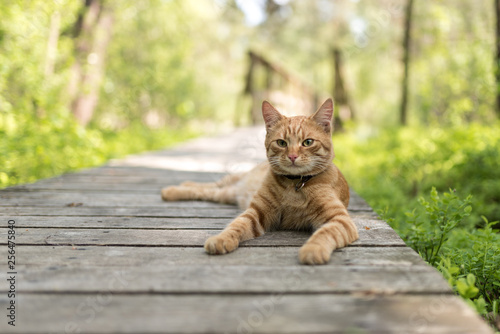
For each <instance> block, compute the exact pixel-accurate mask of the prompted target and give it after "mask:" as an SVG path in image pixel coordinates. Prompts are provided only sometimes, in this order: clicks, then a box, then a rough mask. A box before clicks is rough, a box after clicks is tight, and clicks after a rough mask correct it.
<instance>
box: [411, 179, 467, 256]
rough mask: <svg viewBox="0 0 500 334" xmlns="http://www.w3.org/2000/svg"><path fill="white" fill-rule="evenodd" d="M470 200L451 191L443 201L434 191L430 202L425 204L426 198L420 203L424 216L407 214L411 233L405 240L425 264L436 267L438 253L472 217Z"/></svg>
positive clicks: (419, 213)
mask: <svg viewBox="0 0 500 334" xmlns="http://www.w3.org/2000/svg"><path fill="white" fill-rule="evenodd" d="M470 199H471V196H469V197H467V198H466V199H465V200H461V199H460V198H459V197H458V196H457V195H456V194H455V193H453V191H451V190H450V192H449V193H444V194H443V197H442V198H440V197H439V195H438V192H437V191H436V189H435V188H432V190H431V195H430V201H426V200H425V199H424V198H423V197H421V198H420V199H419V203H420V205H421V208H422V209H424V215H422V212H417V211H416V209H414V210H413V211H412V212H407V216H408V219H407V223H408V224H409V229H408V230H407V231H406V232H405V236H404V238H403V239H405V241H406V243H407V244H408V245H409V246H410V247H412V248H413V249H415V250H416V251H417V252H418V253H419V254H420V256H422V257H423V258H424V260H425V261H427V262H429V263H430V264H431V265H436V262H437V260H438V259H439V251H440V250H441V247H442V246H443V243H445V242H446V241H447V240H448V238H449V233H450V232H451V230H453V229H454V228H455V227H456V226H457V225H458V224H459V223H461V222H462V220H463V219H464V218H465V217H467V216H469V215H470V212H471V211H472V207H471V206H470V205H469V204H470ZM420 211H422V210H420Z"/></svg>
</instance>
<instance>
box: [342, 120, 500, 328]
mask: <svg viewBox="0 0 500 334" xmlns="http://www.w3.org/2000/svg"><path fill="white" fill-rule="evenodd" d="M498 128H499V126H498V123H494V124H492V125H490V126H482V125H478V124H473V125H470V126H469V127H467V128H462V127H460V128H457V127H455V128H428V129H423V128H403V129H397V130H392V131H388V130H387V131H381V132H379V133H377V134H375V135H373V134H369V133H368V134H367V133H366V132H365V133H363V132H359V130H357V131H358V132H357V133H356V132H353V133H347V134H341V135H338V136H336V137H334V143H335V147H336V153H337V155H336V156H337V158H338V161H339V163H338V164H339V167H340V168H341V170H342V171H343V172H344V174H345V175H346V177H347V180H348V182H349V184H350V185H351V187H353V188H354V189H356V191H357V192H359V193H360V194H361V195H362V196H363V197H364V198H365V199H366V200H367V201H368V203H369V204H370V205H371V206H372V207H373V208H374V209H375V210H377V211H378V212H379V214H380V216H381V217H382V218H383V219H385V220H386V221H387V222H388V223H389V224H390V225H391V226H393V227H394V228H395V229H396V231H397V232H398V233H399V234H400V236H401V237H402V238H403V239H404V240H405V242H406V243H407V244H408V245H409V246H411V247H412V248H414V249H415V250H416V251H417V252H418V253H419V254H420V255H421V256H422V257H423V258H424V259H425V260H426V261H427V262H429V263H430V264H432V265H434V266H436V267H437V268H438V270H439V271H440V272H441V273H442V274H443V276H444V277H445V278H446V279H447V280H448V282H449V283H450V285H451V286H452V287H453V289H454V291H455V292H456V293H457V294H459V295H460V296H462V297H463V298H464V299H465V300H466V301H467V303H468V304H469V305H471V307H473V308H474V309H476V311H477V312H478V313H480V314H482V315H483V316H484V317H485V318H486V319H489V320H490V321H491V322H492V323H493V322H494V321H493V319H494V318H495V316H498V315H499V312H498V306H499V304H500V283H499V282H500V234H499V232H498V230H495V229H494V228H493V227H494V226H495V224H497V223H498V222H496V221H495V220H499V219H500V213H499V206H498V203H499V199H500V196H499V195H500V187H499V186H498V185H499V183H498V180H499V179H500V169H499V168H498V166H500V131H498ZM360 134H361V135H360ZM370 135H371V136H370ZM434 185H435V187H434ZM450 188H451V189H456V190H450V191H449V192H447V193H444V194H442V195H440V194H439V193H438V191H446V190H448V189H450ZM426 193H428V194H429V195H427V194H426ZM465 194H471V195H472V196H470V195H465ZM417 198H418V199H417ZM472 208H474V210H472ZM480 214H484V217H483V218H482V219H481V216H480ZM488 221H493V222H491V223H488Z"/></svg>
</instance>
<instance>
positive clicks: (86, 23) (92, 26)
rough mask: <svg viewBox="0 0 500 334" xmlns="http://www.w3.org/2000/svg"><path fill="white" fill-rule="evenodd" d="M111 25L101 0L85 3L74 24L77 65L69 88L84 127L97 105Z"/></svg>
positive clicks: (77, 117)
mask: <svg viewBox="0 0 500 334" xmlns="http://www.w3.org/2000/svg"><path fill="white" fill-rule="evenodd" d="M112 25H113V19H112V15H111V13H110V12H109V11H108V10H107V9H106V8H104V6H103V3H102V0H86V1H85V5H84V8H83V10H82V12H81V13H80V15H79V17H78V20H77V22H76V23H75V29H74V31H75V33H74V36H75V39H76V41H75V62H74V64H73V66H72V69H71V72H72V76H71V80H70V84H69V87H68V95H69V96H70V99H71V110H72V112H73V114H74V115H75V118H76V119H77V120H78V122H79V123H80V124H82V125H86V124H88V123H89V122H90V120H91V119H92V116H93V114H94V110H95V107H96V105H97V100H98V96H99V88H100V84H101V81H102V76H103V74H104V58H105V55H106V49H107V46H108V44H109V41H110V39H111V29H112Z"/></svg>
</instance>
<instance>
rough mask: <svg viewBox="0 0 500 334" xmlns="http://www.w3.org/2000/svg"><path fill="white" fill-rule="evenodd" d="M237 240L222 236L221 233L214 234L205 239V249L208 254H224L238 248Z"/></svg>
mask: <svg viewBox="0 0 500 334" xmlns="http://www.w3.org/2000/svg"><path fill="white" fill-rule="evenodd" d="M238 245H239V242H238V240H236V239H234V238H231V237H228V236H223V235H220V234H219V235H215V236H213V237H210V238H208V239H207V241H205V251H206V252H207V253H208V254H212V255H215V254H226V253H229V252H232V251H234V250H235V249H236V248H238Z"/></svg>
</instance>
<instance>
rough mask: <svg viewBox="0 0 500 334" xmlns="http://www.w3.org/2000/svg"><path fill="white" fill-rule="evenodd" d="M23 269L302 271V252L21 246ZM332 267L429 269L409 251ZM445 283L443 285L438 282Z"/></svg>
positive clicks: (352, 254)
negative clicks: (204, 267) (251, 268)
mask: <svg viewBox="0 0 500 334" xmlns="http://www.w3.org/2000/svg"><path fill="white" fill-rule="evenodd" d="M20 250H21V251H20V252H19V258H18V260H19V263H20V265H23V266H26V267H27V268H47V267H65V268H66V267H77V268H79V267H84V268H99V267H112V268H114V269H119V268H130V267H138V268H143V269H147V268H153V267H154V268H156V267H165V266H174V267H175V266H179V265H188V266H191V265H207V266H267V267H275V268H277V269H279V267H287V266H296V265H297V253H298V250H299V247H267V248H264V247H243V248H241V249H239V250H238V251H237V252H232V253H229V254H226V255H224V256H209V255H207V254H206V253H205V252H204V251H203V250H202V249H201V248H199V247H170V248H161V247H119V246H107V247H104V248H103V247H100V246H84V247H72V246H59V247H39V246H20ZM327 266H337V267H339V266H377V267H379V268H380V270H383V269H384V268H385V267H387V266H390V267H404V268H406V267H410V266H413V267H415V266H427V264H425V263H424V262H423V261H422V259H421V258H420V256H419V255H418V254H417V253H415V251H413V250H412V249H410V248H407V247H370V248H368V249H367V248H364V247H346V248H341V249H338V250H336V251H335V252H334V253H333V254H332V258H331V260H330V262H329V263H328V264H327ZM436 281H439V280H436Z"/></svg>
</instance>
